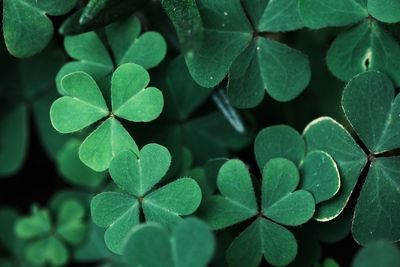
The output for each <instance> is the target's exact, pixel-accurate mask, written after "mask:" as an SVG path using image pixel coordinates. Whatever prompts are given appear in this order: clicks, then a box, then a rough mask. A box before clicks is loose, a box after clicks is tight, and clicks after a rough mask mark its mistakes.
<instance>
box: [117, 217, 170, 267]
mask: <svg viewBox="0 0 400 267" xmlns="http://www.w3.org/2000/svg"><path fill="white" fill-rule="evenodd" d="M126 240H127V241H126V245H125V250H124V257H125V258H126V262H129V263H130V264H134V265H137V266H148V267H174V266H175V265H174V259H173V255H172V253H171V244H170V240H169V234H168V231H167V230H166V229H165V228H163V227H161V225H158V224H153V223H149V224H144V225H140V226H138V227H136V228H135V229H134V230H132V231H131V232H130V234H129V235H128V236H127V237H126Z"/></svg>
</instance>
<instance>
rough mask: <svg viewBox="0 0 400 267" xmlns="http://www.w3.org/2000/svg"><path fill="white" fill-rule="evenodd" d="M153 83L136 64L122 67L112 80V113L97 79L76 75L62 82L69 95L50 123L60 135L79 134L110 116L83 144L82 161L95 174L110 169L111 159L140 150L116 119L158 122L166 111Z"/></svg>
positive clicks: (54, 109) (52, 111)
mask: <svg viewBox="0 0 400 267" xmlns="http://www.w3.org/2000/svg"><path fill="white" fill-rule="evenodd" d="M149 82H150V77H149V74H148V73H147V71H146V70H145V69H144V68H143V67H141V66H139V65H137V64H134V63H127V64H124V65H122V66H120V67H119V68H118V69H117V70H116V71H115V72H114V73H113V77H112V81H111V103H112V111H109V109H108V107H107V104H106V101H105V100H104V98H103V95H102V93H101V91H100V89H99V87H98V86H97V84H96V82H95V81H94V79H93V78H92V77H91V76H90V75H89V74H87V73H85V72H74V73H71V74H69V75H67V76H65V77H64V78H63V79H62V82H61V83H62V87H63V90H64V92H65V93H66V94H67V95H66V96H63V97H61V98H59V99H57V100H56V101H55V102H54V103H53V105H52V106H51V109H50V117H51V122H52V124H53V126H54V128H55V129H56V130H57V131H59V132H61V133H72V132H76V131H79V130H81V129H83V128H85V127H87V126H89V125H92V124H94V123H95V122H97V121H99V120H101V119H103V118H105V117H107V119H106V120H105V121H103V122H102V123H101V125H100V126H99V127H97V128H96V129H95V130H94V131H93V132H92V133H91V134H90V135H89V136H88V137H87V138H86V139H85V140H84V141H83V143H82V144H81V146H80V148H79V157H80V159H81V160H82V161H83V162H84V163H85V164H86V165H87V166H89V167H90V168H92V169H93V170H95V171H104V170H106V169H108V166H109V164H110V161H111V159H112V158H113V157H114V156H115V155H117V154H119V153H120V152H122V151H124V150H132V151H133V152H134V153H138V147H137V145H136V143H135V141H134V140H133V139H132V137H131V136H130V135H129V133H128V132H127V131H126V130H125V128H124V127H123V126H122V124H121V123H120V122H119V120H118V119H117V118H122V119H126V120H129V121H133V122H148V121H152V120H154V119H156V118H157V117H158V116H159V115H160V113H161V111H162V108H163V96H162V93H161V91H160V90H159V89H157V88H155V87H149V88H146V86H147V85H148V84H149Z"/></svg>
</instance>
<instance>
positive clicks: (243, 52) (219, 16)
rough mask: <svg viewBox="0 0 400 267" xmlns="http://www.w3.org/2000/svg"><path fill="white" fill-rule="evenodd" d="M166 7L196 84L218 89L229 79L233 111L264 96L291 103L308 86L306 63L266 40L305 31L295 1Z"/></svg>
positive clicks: (172, 2) (236, 0) (171, 3)
mask: <svg viewBox="0 0 400 267" xmlns="http://www.w3.org/2000/svg"><path fill="white" fill-rule="evenodd" d="M162 3H163V6H164V8H165V9H166V11H167V13H168V14H169V17H170V19H171V20H172V22H173V24H174V26H175V28H176V31H177V33H178V37H179V40H180V43H181V46H182V50H183V53H184V55H185V60H186V63H187V66H188V68H189V71H190V74H191V75H192V76H193V78H194V80H195V81H196V82H197V83H199V84H200V85H201V86H204V87H214V86H216V85H218V84H219V83H220V82H221V81H222V80H223V79H224V78H225V77H226V76H227V74H228V73H229V82H228V88H227V90H228V96H229V99H230V101H231V102H232V104H233V105H234V106H237V107H240V108H249V107H254V106H256V105H258V104H259V103H260V102H261V100H262V99H263V97H264V94H265V90H267V92H268V94H269V95H270V96H271V97H272V98H274V99H276V100H278V101H290V100H292V99H294V98H295V97H296V96H298V95H299V94H300V93H301V92H302V91H303V90H304V88H305V87H306V86H307V85H308V83H309V80H310V67H309V62H308V59H307V57H306V56H305V55H303V54H302V53H301V52H299V51H297V50H294V49H292V48H290V47H288V46H286V45H283V44H281V43H280V42H277V41H274V40H272V39H268V38H265V36H264V35H265V33H266V32H282V31H289V30H294V29H299V28H302V27H303V24H302V21H301V19H300V16H299V14H298V8H297V0H290V1H265V0H257V1H243V6H242V3H241V1H240V0H224V1H218V2H215V1H211V0H200V1H195V0H185V1H176V0H164V1H162ZM282 9H283V10H285V12H280V10H282ZM247 17H249V19H250V20H249V19H248V18H247ZM294 62H296V64H294Z"/></svg>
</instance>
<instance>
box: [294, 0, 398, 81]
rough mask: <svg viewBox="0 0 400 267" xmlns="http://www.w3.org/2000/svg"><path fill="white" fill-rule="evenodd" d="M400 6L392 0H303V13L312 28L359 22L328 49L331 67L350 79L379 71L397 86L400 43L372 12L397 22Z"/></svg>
mask: <svg viewBox="0 0 400 267" xmlns="http://www.w3.org/2000/svg"><path fill="white" fill-rule="evenodd" d="M399 7H400V3H398V1H392V0H389V1H382V0H368V1H367V0H340V1H329V0H321V1H320V0H299V8H300V15H301V17H302V18H303V21H304V23H305V25H306V26H307V27H310V28H312V29H319V28H324V27H330V26H345V25H351V24H355V23H359V24H358V25H356V26H354V27H350V28H349V29H348V30H345V31H344V32H343V33H341V34H340V35H339V36H338V37H337V38H336V40H335V41H334V42H333V44H332V45H331V47H330V49H329V51H328V56H327V63H328V67H329V69H330V70H331V72H332V73H333V74H334V75H335V76H336V77H337V78H339V79H341V80H344V81H349V80H350V79H351V78H352V77H353V76H355V75H356V74H359V73H362V72H364V71H368V70H378V71H382V72H384V73H386V74H387V75H389V76H390V78H392V80H393V81H394V82H395V83H396V84H397V85H398V84H400V76H399V73H400V66H399V65H398V64H397V58H398V57H399V55H400V45H399V43H398V42H397V41H396V38H394V37H393V36H392V35H391V34H390V33H389V32H388V31H387V29H385V28H384V27H383V25H381V24H380V23H379V22H378V21H375V20H373V19H371V18H369V15H370V14H371V15H372V16H375V18H376V19H377V20H379V21H381V22H396V21H398V20H399V19H400V17H399V15H398V14H396V12H397V9H398V8H399ZM396 8H397V9H396ZM397 13H398V12H397Z"/></svg>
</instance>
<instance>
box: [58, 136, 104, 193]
mask: <svg viewBox="0 0 400 267" xmlns="http://www.w3.org/2000/svg"><path fill="white" fill-rule="evenodd" d="M80 144H81V142H80V140H79V139H71V140H69V141H68V142H66V143H65V145H64V147H63V148H62V149H61V151H60V152H59V154H58V157H57V166H58V171H59V173H60V174H61V175H62V176H63V177H64V178H65V179H66V180H67V181H68V182H70V183H72V184H74V185H77V186H81V187H84V188H88V189H96V188H97V187H98V186H100V185H101V184H102V183H103V182H104V180H105V178H106V177H107V173H105V172H95V171H93V170H92V169H90V168H89V167H87V166H86V165H85V164H83V163H82V161H81V160H80V159H79V155H78V152H79V146H80Z"/></svg>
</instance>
